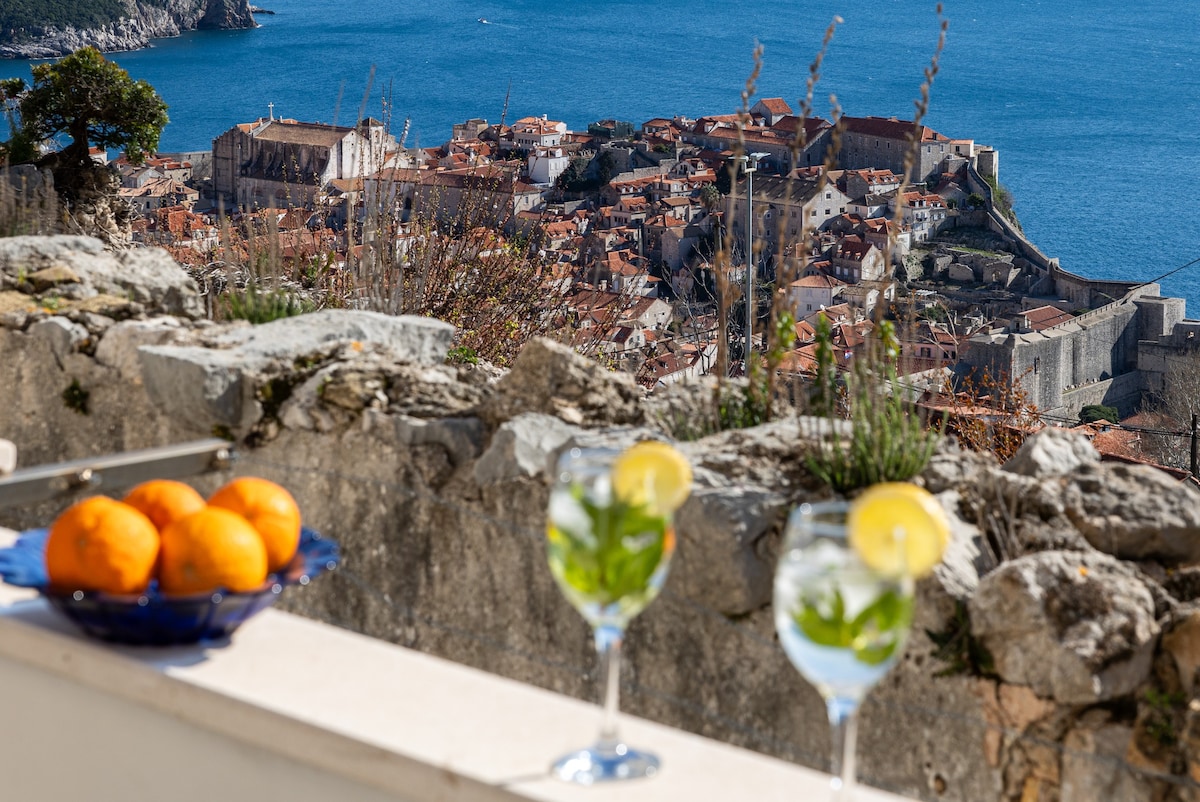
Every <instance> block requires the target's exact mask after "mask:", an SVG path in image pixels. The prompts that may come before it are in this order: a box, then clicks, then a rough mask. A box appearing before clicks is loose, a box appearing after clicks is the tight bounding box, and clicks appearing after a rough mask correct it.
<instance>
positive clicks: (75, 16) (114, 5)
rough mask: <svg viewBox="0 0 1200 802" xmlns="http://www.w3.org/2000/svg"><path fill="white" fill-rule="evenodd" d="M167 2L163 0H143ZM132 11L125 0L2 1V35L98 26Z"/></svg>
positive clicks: (151, 3) (0, 35)
mask: <svg viewBox="0 0 1200 802" xmlns="http://www.w3.org/2000/svg"><path fill="white" fill-rule="evenodd" d="M143 2H144V3H147V4H148V5H159V6H161V5H165V2H164V1H163V0H143ZM128 13H129V11H128V7H127V6H126V4H125V3H124V2H123V1H122V0H88V2H86V3H81V2H79V1H78V0H5V2H3V3H0V39H11V38H14V37H17V38H19V37H20V35H21V32H22V31H36V30H38V29H43V28H51V27H54V28H63V27H66V26H72V27H75V28H95V27H99V26H101V25H106V24H108V23H110V22H113V21H115V20H117V19H120V18H121V17H122V16H125V15H127V14H128Z"/></svg>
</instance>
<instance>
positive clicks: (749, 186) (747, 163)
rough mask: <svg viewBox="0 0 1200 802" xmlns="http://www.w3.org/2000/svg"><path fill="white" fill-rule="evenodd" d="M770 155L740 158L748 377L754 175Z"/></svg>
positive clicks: (744, 356) (753, 267)
mask: <svg viewBox="0 0 1200 802" xmlns="http://www.w3.org/2000/svg"><path fill="white" fill-rule="evenodd" d="M768 155H770V154H767V153H751V154H750V155H749V156H739V157H738V159H739V161H741V162H742V169H743V170H745V171H746V345H745V347H744V349H743V352H742V360H743V362H744V363H745V372H746V375H747V376H749V375H750V347H751V343H753V342H754V340H753V339H752V338H753V336H754V307H755V303H754V272H755V270H756V265H755V263H754V174H755V173H756V172H757V171H758V161H759V159H762V158H764V157H765V156H768Z"/></svg>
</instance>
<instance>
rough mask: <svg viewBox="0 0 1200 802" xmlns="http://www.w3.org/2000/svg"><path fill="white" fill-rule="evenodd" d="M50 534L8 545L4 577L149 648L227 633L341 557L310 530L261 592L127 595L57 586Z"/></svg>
mask: <svg viewBox="0 0 1200 802" xmlns="http://www.w3.org/2000/svg"><path fill="white" fill-rule="evenodd" d="M48 534H49V533H48V531H47V530H45V529H31V530H29V531H28V532H23V533H22V534H21V535H20V537H18V539H17V542H16V544H14V545H13V546H11V547H9V548H6V549H0V578H3V579H4V581H5V582H7V583H8V584H10V585H17V586H18V587H23V588H34V589H35V590H37V591H38V592H39V593H40V594H42V595H43V596H45V597H46V599H47V600H49V602H50V603H51V604H52V605H53V606H54V607H55V608H57V609H58V610H59V611H61V612H62V614H63V615H65V616H66V617H67V618H69V619H71V620H72V621H74V622H75V623H76V624H77V625H78V626H79V628H80V629H82V630H83V631H84V632H85V633H86V634H88V635H91V636H92V637H95V638H100V639H101V640H106V641H112V642H114V643H128V644H136V645H142V646H169V645H174V644H181V643H197V642H199V641H202V640H217V639H221V638H224V637H226V636H228V635H229V634H230V633H231V632H233V631H234V630H235V629H237V628H238V627H239V626H241V624H242V622H244V621H246V620H247V619H249V618H250V617H251V616H253V615H254V614H255V613H257V612H259V611H260V610H264V609H266V608H267V607H270V606H271V605H272V604H274V603H275V600H276V599H278V598H279V594H280V593H282V592H283V589H284V588H285V587H287V586H289V585H307V584H308V583H309V582H310V581H312V579H313V578H314V577H316V576H318V575H320V574H322V573H324V572H325V571H331V570H333V569H334V568H336V567H337V564H338V562H339V561H340V558H339V555H338V546H337V543H336V542H334V541H333V540H329V539H327V538H324V537H322V536H321V535H320V534H319V533H317V532H314V531H313V530H311V529H308V528H307V527H305V528H303V529H302V530H301V532H300V548H299V549H298V550H297V552H296V556H295V557H294V558H293V559H292V562H291V564H290V565H288V567H287V568H286V569H284V570H283V571H280V572H279V573H275V574H271V575H270V576H269V577H267V581H266V582H264V583H263V585H262V587H261V588H259V589H258V590H254V591H250V592H248V593H230V592H227V591H217V592H215V593H205V594H201V595H196V596H167V595H165V594H163V593H162V592H161V591H159V589H158V583H157V582H151V583H150V587H149V588H147V589H146V592H145V593H142V594H140V595H137V596H119V595H113V594H109V593H98V592H88V591H82V590H72V589H70V588H58V587H54V586H52V585H50V582H49V578H48V577H47V575H46V538H47V536H48Z"/></svg>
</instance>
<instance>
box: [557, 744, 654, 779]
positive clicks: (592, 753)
mask: <svg viewBox="0 0 1200 802" xmlns="http://www.w3.org/2000/svg"><path fill="white" fill-rule="evenodd" d="M659 765H660V763H659V759H658V758H657V757H655V756H654V755H652V754H649V753H648V752H639V751H638V750H636V749H630V748H629V747H628V746H626V745H625V744H623V743H616V744H605V743H600V744H596V745H595V746H590V747H588V748H587V749H580V750H579V751H577V752H571V753H570V754H568V755H563V756H562V757H561V758H559V759H558V760H556V761H555V762H554V765H553V766H551V767H550V773H551V774H553V775H554V776H555V777H557V778H558V779H560V780H565V781H566V782H572V783H578V784H579V785H593V784H595V783H602V782H612V781H614V780H635V779H637V778H639V777H653V776H654V775H655V774H657V773H658V767H659Z"/></svg>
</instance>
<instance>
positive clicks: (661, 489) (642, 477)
mask: <svg viewBox="0 0 1200 802" xmlns="http://www.w3.org/2000/svg"><path fill="white" fill-rule="evenodd" d="M610 477H611V480H612V489H613V495H614V496H616V497H617V498H618V499H620V500H621V501H623V502H625V503H627V504H631V505H635V506H643V505H644V506H645V507H646V508H647V509H648V510H649V511H650V512H651V513H653V514H655V515H670V514H671V513H673V512H674V511H675V510H677V509H678V508H679V507H680V505H682V504H683V502H684V501H686V500H687V497H688V495H689V494H691V492H692V466H691V465H689V464H688V461H687V458H686V457H684V456H683V454H680V453H679V452H678V451H677V450H675V448H673V447H672V446H669V445H667V444H666V443H660V442H658V441H655V440H643V441H642V442H640V443H637V444H635V445H632V446H630V447H629V448H627V449H625V450H624V451H622V452H621V453H620V454H619V455H618V456H617V458H616V459H615V460H614V461H613V465H612V470H611V472H610Z"/></svg>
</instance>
